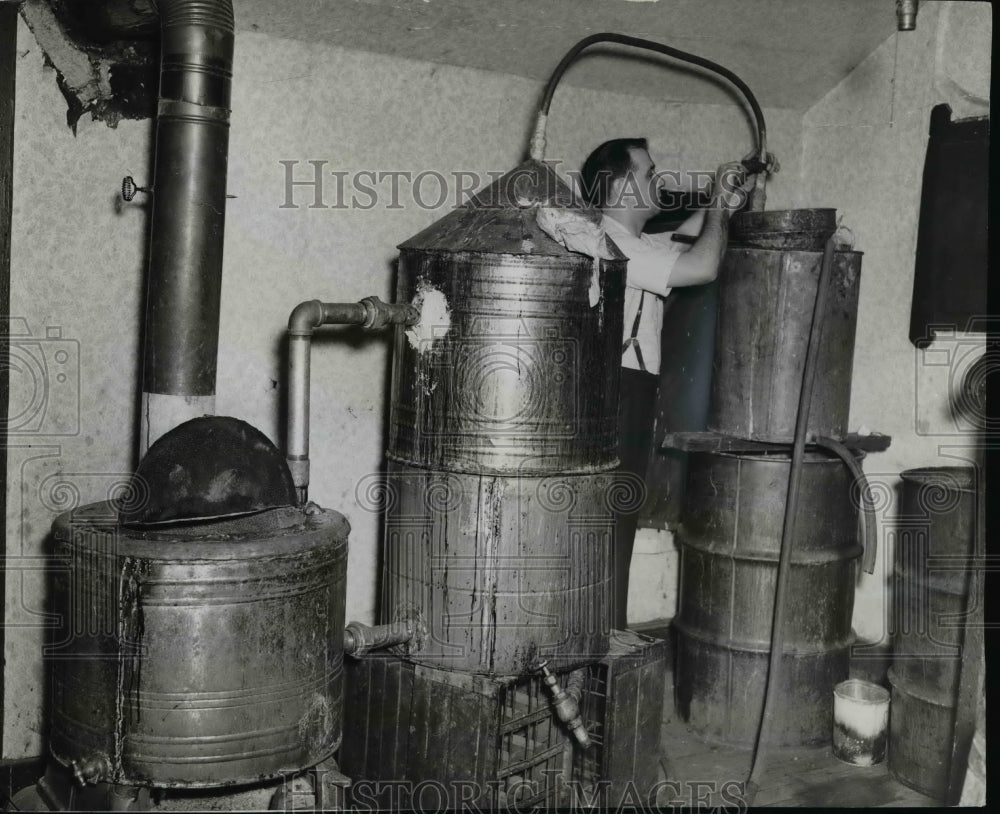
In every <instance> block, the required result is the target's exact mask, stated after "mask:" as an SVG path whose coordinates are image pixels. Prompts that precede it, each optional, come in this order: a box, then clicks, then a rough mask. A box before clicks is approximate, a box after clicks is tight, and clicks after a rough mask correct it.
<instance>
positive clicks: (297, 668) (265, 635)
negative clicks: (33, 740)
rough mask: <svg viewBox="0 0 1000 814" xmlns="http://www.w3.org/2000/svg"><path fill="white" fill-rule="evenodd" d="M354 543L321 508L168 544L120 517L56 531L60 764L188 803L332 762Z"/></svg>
mask: <svg viewBox="0 0 1000 814" xmlns="http://www.w3.org/2000/svg"><path fill="white" fill-rule="evenodd" d="M348 532H349V526H348V523H347V521H346V520H345V519H344V517H343V516H342V515H340V514H338V513H337V512H334V511H328V510H322V509H319V508H318V507H313V506H310V507H309V508H307V509H301V508H293V507H284V508H277V509H272V510H269V511H266V512H263V513H259V514H255V515H251V516H245V517H241V518H237V519H229V520H217V521H214V522H197V523H191V524H185V525H170V526H159V527H157V528H155V529H154V528H153V527H146V528H144V529H130V528H128V527H124V526H121V525H119V524H118V522H117V514H116V512H115V509H114V508H113V507H112V506H111V504H108V503H96V504H91V505H88V506H84V507H81V508H78V509H74V510H73V511H70V512H67V513H65V514H63V515H61V516H60V517H58V518H57V519H56V521H55V523H54V524H53V538H54V545H55V551H54V561H55V563H56V566H55V567H56V569H57V572H56V575H55V581H54V587H55V590H54V596H55V603H56V611H57V613H58V617H59V619H60V627H59V629H58V635H56V637H55V640H54V641H53V643H52V645H51V646H50V647H49V651H48V653H47V660H48V663H49V664H50V665H51V680H52V719H51V737H50V748H51V752H52V755H53V757H54V758H55V759H56V760H58V761H59V762H60V763H62V764H63V765H71V764H74V763H75V764H76V766H77V767H78V768H79V767H81V766H86V767H87V771H88V772H89V773H90V777H91V779H92V780H94V781H95V782H97V781H109V782H114V783H119V784H124V785H130V786H138V785H152V786H159V787H188V788H197V787H208V786H218V785H225V784H236V783H246V782H256V781H259V780H264V779H267V778H271V777H277V776H280V775H281V774H282V772H283V771H287V770H289V769H292V770H294V769H296V768H297V767H306V766H312V765H315V764H317V763H319V762H320V761H322V760H324V759H326V758H327V757H328V756H329V755H330V754H332V753H333V751H334V750H336V749H337V747H338V746H339V745H340V738H341V716H342V713H341V708H342V694H343V686H342V685H343V673H342V667H343V630H344V601H345V575H346V565H347V536H348Z"/></svg>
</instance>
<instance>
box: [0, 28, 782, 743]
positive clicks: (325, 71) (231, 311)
mask: <svg viewBox="0 0 1000 814" xmlns="http://www.w3.org/2000/svg"><path fill="white" fill-rule="evenodd" d="M18 57H19V58H18V65H17V71H18V75H17V98H16V106H17V107H16V110H17V120H16V129H15V144H16V151H15V152H16V155H15V166H14V178H15V189H14V204H15V215H14V223H13V235H12V244H13V247H12V272H13V273H12V277H13V280H12V292H11V297H12V305H11V308H12V315H13V316H14V321H13V322H12V330H21V328H22V327H23V330H24V331H27V332H28V334H27V335H25V341H24V342H22V343H15V350H16V351H17V353H21V356H17V354H16V353H15V355H14V357H13V358H12V364H13V365H15V366H14V367H13V369H12V375H11V380H12V381H11V415H12V417H17V421H18V422H20V423H19V425H18V427H19V429H18V431H17V432H16V433H15V434H14V435H13V436H12V438H11V449H10V452H9V464H8V473H7V474H8V483H9V487H8V488H9V489H10V497H11V499H10V501H9V508H8V517H7V522H8V538H7V541H6V543H7V555H8V562H7V572H6V589H7V607H6V613H7V626H6V643H5V653H4V656H5V659H6V669H5V698H4V706H5V713H6V714H5V719H4V733H3V734H4V738H3V757H5V758H19V757H25V756H32V755H39V754H42V752H43V743H44V721H43V709H44V695H45V683H44V659H43V655H42V647H43V642H44V636H45V632H46V630H47V629H49V628H50V627H51V625H52V620H51V618H49V617H48V616H47V615H46V590H45V585H46V577H45V574H44V571H43V567H44V564H45V559H44V555H45V552H46V550H47V548H46V540H47V535H48V529H49V526H50V524H51V521H52V520H53V518H54V517H55V516H56V515H57V514H58V513H60V512H61V511H65V510H67V509H69V508H72V507H73V506H74V505H78V504H83V503H89V502H92V501H95V500H103V499H106V498H107V497H108V495H109V494H113V493H114V491H115V489H117V488H120V484H122V483H123V482H124V480H125V479H126V478H127V473H129V472H130V471H131V468H132V467H133V466H134V463H135V462H134V449H133V448H134V430H135V426H136V401H137V395H136V393H137V382H138V368H139V350H140V334H141V327H140V326H141V315H142V311H143V309H144V296H143V279H144V276H145V267H146V259H145V244H146V236H147V230H148V220H147V213H146V208H145V207H144V206H143V205H142V204H141V203H133V204H131V205H123V204H121V203H120V201H119V197H118V189H119V186H120V182H121V178H122V176H123V175H126V174H131V175H133V176H134V177H135V178H136V180H137V181H138V182H139V183H140V184H145V183H148V182H149V180H150V179H151V177H152V163H151V153H152V134H153V130H152V126H151V123H150V122H133V121H122V122H121V123H120V124H119V125H118V126H117V128H115V129H109V128H108V127H107V126H105V125H104V124H102V123H95V122H91V121H88V120H87V119H86V117H84V118H82V119H81V120H80V122H79V125H78V130H77V134H76V136H74V135H73V133H72V132H71V131H70V130H69V129H68V128H67V127H66V124H65V103H64V101H63V99H62V97H61V96H60V94H59V92H58V89H57V87H56V80H55V75H54V72H53V71H52V70H51V69H50V68H47V67H46V66H45V64H44V61H43V57H42V54H41V52H40V50H39V48H38V46H37V44H36V43H35V41H34V39H33V37H32V35H31V33H30V32H29V31H28V30H27V28H26V27H25V26H24V25H23V24H22V25H21V27H20V28H19V31H18ZM540 91H541V88H540V85H539V83H537V82H535V81H532V80H528V79H523V78H517V77H513V76H508V75H501V74H493V73H487V72H482V71H477V70H472V69H460V68H452V67H447V66H442V65H434V64H430V63H423V62H419V61H411V60H404V59H395V58H391V57H385V56H376V55H371V54H366V53H361V52H355V51H349V50H346V49H342V48H334V47H329V46H325V45H323V44H317V43H302V42H297V41H290V40H282V39H278V38H274V37H270V36H267V35H264V34H259V33H258V34H241V35H240V36H239V37H238V38H237V43H236V64H235V82H234V88H233V115H232V131H231V144H230V162H229V180H228V189H229V194H230V195H232V196H234V197H232V198H231V199H230V200H229V201H228V204H227V213H226V219H227V223H226V251H225V265H224V277H223V290H222V298H223V306H222V318H221V326H220V341H219V375H218V386H217V412H218V413H219V414H220V415H233V416H236V417H239V418H242V419H244V420H246V421H248V422H250V423H251V424H253V425H255V426H256V427H258V428H259V429H261V430H262V431H263V432H264V433H265V434H266V435H268V436H269V437H270V438H271V439H272V440H273V441H275V442H276V443H277V444H278V445H279V446H281V445H282V444H283V430H282V427H281V423H280V422H281V420H282V415H283V410H282V407H281V405H282V401H283V393H284V382H285V372H284V369H283V362H282V360H283V335H284V327H285V325H286V323H287V318H288V314H289V312H290V311H291V309H292V308H293V307H294V306H295V305H296V304H297V303H298V302H300V301H302V300H304V299H311V298H319V299H322V300H328V301H355V300H358V299H360V298H362V297H364V296H367V295H371V294H375V295H378V296H380V297H381V298H382V299H385V300H391V299H392V293H393V260H394V258H395V255H396V251H395V246H396V245H397V244H398V243H400V242H402V241H403V240H405V239H407V238H408V237H410V236H412V235H413V234H415V233H416V232H418V231H419V230H420V229H423V228H424V227H425V226H427V225H429V224H430V223H433V222H434V221H435V220H437V219H438V218H439V217H441V216H442V215H443V214H445V212H446V211H447V210H448V208H449V207H450V206H452V205H453V204H454V203H455V202H456V198H457V199H459V200H461V199H464V195H462V194H459V193H458V191H457V189H456V187H457V186H458V185H459V184H458V181H460V182H461V183H462V184H464V185H465V188H466V193H465V194H468V192H469V191H471V190H472V189H474V188H478V187H479V186H482V185H483V184H484V183H485V182H486V181H488V180H489V178H488V173H491V172H496V173H503V172H506V171H507V170H509V169H511V168H513V167H514V166H515V165H516V164H517V163H518V162H519V160H520V158H521V155H522V152H523V149H524V145H525V144H526V141H527V136H528V133H529V132H530V126H531V124H532V118H533V117H532V112H533V108H534V106H535V104H536V102H537V99H538V97H539V94H540ZM766 114H767V117H768V126H769V134H770V145H769V146H770V147H771V148H772V149H773V150H774V151H775V152H776V153H777V154H778V155H779V156H780V158H781V160H782V165H783V170H782V174H781V175H779V176H778V177H777V178H776V179H775V181H774V182H773V184H772V185H771V186H770V187H769V204H770V205H771V206H774V207H781V206H788V205H790V203H791V200H792V197H793V195H794V193H795V186H796V183H797V181H798V177H799V172H798V160H799V152H800V141H801V139H800V120H801V116H800V114H799V113H797V112H794V111H787V110H769V111H766ZM625 134H628V135H648V136H649V137H650V139H651V141H652V144H651V148H652V152H653V153H654V157H655V158H656V159H657V161H658V163H659V165H660V166H661V167H663V168H670V167H675V166H678V165H680V166H684V167H689V168H697V169H709V170H710V169H714V167H715V166H716V165H717V164H719V163H720V162H722V161H725V160H732V159H734V158H739V157H741V156H742V155H744V154H745V153H746V152H748V151H749V149H750V146H751V143H752V142H751V137H752V136H751V130H750V125H749V123H748V122H747V120H746V118H745V116H744V114H743V113H742V112H741V111H740V110H739V109H738V108H736V107H735V106H712V105H693V104H667V103H664V104H654V103H650V102H649V101H648V100H645V99H642V100H637V99H635V98H633V97H629V96H625V95H620V94H612V93H608V92H598V91H588V90H581V89H578V88H574V87H572V86H569V85H565V86H562V87H560V89H559V92H558V93H557V95H556V99H555V102H554V104H553V108H552V111H551V116H550V122H549V149H548V152H547V157H548V158H550V159H553V160H557V161H560V162H562V164H561V168H562V169H563V170H565V169H569V168H573V169H575V168H577V167H579V165H580V163H581V161H582V160H583V158H584V157H585V155H586V154H587V152H589V150H590V149H592V148H593V147H594V146H596V145H597V144H598V143H599V142H600V141H602V140H604V139H606V138H611V137H614V136H618V135H625ZM282 161H284V162H291V163H288V164H282V163H281V162H282ZM310 162H316V163H310ZM322 162H325V163H322ZM317 166H318V167H319V168H320V171H321V181H322V186H321V188H320V187H317V186H315V185H314V186H308V185H305V186H302V185H300V186H294V187H291V188H289V186H288V183H287V182H288V180H289V178H288V177H286V173H291V175H290V178H291V179H292V180H295V181H307V182H308V181H312V180H314V178H315V176H314V168H315V167H317ZM334 171H336V172H340V173H344V175H343V176H342V178H343V190H342V192H341V190H339V189H338V185H337V177H336V176H334V175H332V174H331V173H332V172H334ZM365 171H368V172H374V173H378V172H382V173H392V172H397V173H410V175H411V177H412V178H413V179H414V181H413V182H412V183H411V182H408V181H406V180H405V176H397V177H398V178H399V179H400V180H399V188H398V194H396V195H393V192H392V185H391V176H388V177H384V180H383V181H381V182H379V181H377V180H376V179H373V178H372V177H370V176H363V175H361V176H359V173H363V172H365ZM459 171H464V172H468V173H472V174H474V175H476V176H478V177H479V178H480V179H482V182H481V183H474V182H472V181H471V176H465V177H464V178H462V179H457V178H456V176H455V175H454V173H456V172H459ZM421 173H427V174H425V175H424V176H422V178H421V180H420V181H419V182H418V181H417V178H418V177H420V175H421ZM376 178H377V176H376ZM442 178H443V179H444V182H445V188H444V192H445V194H444V195H441V191H442V187H441V185H440V179H442ZM359 181H360V183H361V184H364V185H367V186H370V187H373V189H374V191H375V198H374V200H372V197H371V196H370V195H369V194H368V193H366V192H364V191H363V190H362V189H361V187H360V186H359V184H358V182H359ZM317 198H318V201H317ZM439 199H442V200H440V202H439ZM138 200H139V199H137V201H138ZM317 202H318V203H319V204H320V205H319V206H315V204H316V203H317ZM19 326H20V327H19ZM36 340H39V341H36ZM388 350H389V345H388V338H387V337H382V336H366V335H362V334H360V333H357V332H350V331H345V330H341V329H336V328H331V329H328V330H326V331H325V332H324V334H323V336H322V337H320V338H317V340H316V341H315V342H314V348H313V378H312V381H313V386H312V404H313V410H312V427H311V437H312V445H311V454H312V459H313V472H312V484H311V490H310V497H311V498H312V499H313V500H315V501H317V502H318V503H320V504H322V505H324V506H328V507H331V508H336V509H338V510H339V511H341V512H343V513H344V514H345V515H347V517H348V519H349V520H350V522H351V525H352V529H353V530H352V534H351V549H350V557H349V569H348V596H347V607H348V617H349V618H351V619H358V620H360V621H364V622H371V621H373V620H374V617H375V609H376V605H375V603H376V584H377V579H378V547H379V542H380V540H379V522H378V515H377V513H376V512H374V511H373V510H372V507H371V505H370V502H369V499H367V498H366V497H365V486H366V484H368V483H369V481H368V476H370V475H372V474H373V473H376V472H378V470H379V467H380V464H381V453H382V448H383V427H384V423H385V419H386V402H387V397H388V392H387V369H388V363H389V353H388ZM57 351H65V352H66V353H67V356H65V357H63V356H62V355H60V356H59V357H58V359H57V358H56V355H55V354H56V353H57ZM29 352H30V353H31V354H34V357H33V358H43V359H45V360H47V366H42V365H41V364H40V363H37V362H36V363H34V366H32V364H31V363H30V360H29V359H28V356H27V354H29ZM45 354H48V355H45ZM22 357H23V359H22ZM19 359H21V360H22V361H21V362H18V360H19ZM59 360H61V361H59ZM18 365H19V366H18ZM60 377H63V378H60ZM39 399H41V401H39ZM42 404H44V410H43V408H42V407H41V406H40V405H42Z"/></svg>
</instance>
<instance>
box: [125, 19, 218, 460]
mask: <svg viewBox="0 0 1000 814" xmlns="http://www.w3.org/2000/svg"><path fill="white" fill-rule="evenodd" d="M157 5H158V7H159V12H160V26H161V32H162V41H161V45H160V49H161V50H160V99H159V109H158V116H157V122H156V163H155V171H154V176H153V179H154V180H153V203H152V223H151V226H150V248H149V274H148V280H147V294H146V323H145V344H144V348H143V374H142V376H143V381H142V408H141V417H140V427H139V433H140V437H139V456H140V458H141V457H142V456H143V455H145V453H146V450H147V449H148V448H149V446H150V445H151V444H152V443H153V442H154V441H155V440H156V439H157V438H159V437H160V436H161V435H163V434H164V433H165V432H167V431H168V430H170V429H172V428H173V427H175V426H177V425H178V424H181V423H183V422H184V421H187V420H188V419H191V418H197V417H198V416H201V415H205V414H212V413H214V412H215V374H216V366H217V361H218V345H219V300H220V292H221V289H222V244H223V231H224V226H225V212H226V167H227V163H228V153H229V112H230V95H231V88H232V68H233V39H234V22H233V7H232V2H231V0H159V1H158V3H157Z"/></svg>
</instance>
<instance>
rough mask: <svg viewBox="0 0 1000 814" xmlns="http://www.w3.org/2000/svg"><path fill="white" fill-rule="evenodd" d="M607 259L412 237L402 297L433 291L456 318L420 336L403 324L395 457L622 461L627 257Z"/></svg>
mask: <svg viewBox="0 0 1000 814" xmlns="http://www.w3.org/2000/svg"><path fill="white" fill-rule="evenodd" d="M413 242H414V241H411V243H413ZM408 245H409V244H404V246H408ZM597 262H598V261H594V260H592V259H590V258H588V257H584V256H582V255H578V254H572V253H569V252H563V254H562V255H561V256H558V257H553V256H541V257H536V256H532V255H527V254H500V253H474V252H443V251H440V252H430V251H418V250H416V249H413V248H404V250H403V251H402V252H401V254H400V261H399V285H398V290H397V297H396V299H397V302H409V301H411V300H413V299H414V298H415V297H420V298H426V297H428V296H429V292H435V293H436V294H437V295H438V296H443V299H444V301H446V303H447V317H446V318H445V317H441V318H439V324H437V325H436V326H435V325H433V324H432V325H424V326H423V329H422V331H423V332H422V334H421V337H416V336H415V334H414V333H413V332H412V331H406V330H404V329H403V328H397V332H396V339H395V350H394V353H393V373H392V377H393V378H392V406H391V413H390V418H389V444H388V454H389V457H390V458H393V459H395V460H398V461H403V462H406V463H412V464H416V465H419V466H429V467H435V468H446V469H450V470H454V471H466V472H483V473H486V472H489V473H493V474H518V473H519V474H534V473H549V472H571V471H572V472H588V471H600V470H605V469H613V468H614V467H615V466H617V464H618V380H619V376H620V366H621V337H622V319H623V316H622V315H623V303H624V290H625V289H624V285H625V262H624V261H608V260H601V261H599V266H595V263H597ZM595 275H596V278H595ZM593 283H596V284H597V286H598V288H597V289H595V290H597V291H599V299H598V300H597V301H596V302H595V304H594V305H593V306H592V305H591V293H592V288H591V287H592V284H593Z"/></svg>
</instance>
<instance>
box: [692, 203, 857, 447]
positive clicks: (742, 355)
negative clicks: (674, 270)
mask: <svg viewBox="0 0 1000 814" xmlns="http://www.w3.org/2000/svg"><path fill="white" fill-rule="evenodd" d="M816 211H819V212H830V211H832V210H810V209H803V210H790V213H791V214H789V212H780V211H779V212H765V213H745V214H741V215H740V216H737V217H734V218H733V224H732V227H731V230H730V231H731V234H732V236H733V237H732V243H731V245H730V247H729V249H728V250H727V251H726V253H725V255H724V257H723V260H722V264H721V266H720V269H719V319H718V322H717V326H718V327H717V332H716V342H715V359H714V365H713V379H712V389H711V394H710V398H709V413H708V428H709V429H710V430H713V431H715V432H719V433H722V434H724V435H732V436H736V437H738V438H752V439H756V440H761V441H774V442H782V443H791V441H792V439H793V437H794V435H795V419H796V414H797V410H798V401H799V392H800V390H801V387H802V372H803V368H804V366H805V357H806V346H807V344H808V339H809V332H810V325H811V323H812V314H813V306H814V304H815V301H816V287H817V285H818V284H819V273H820V267H821V265H822V260H823V252H822V249H823V240H825V238H826V236H828V235H829V234H830V233H831V232H832V229H830V231H829V232H823V231H822V230H821V229H820V226H821V225H822V224H819V225H818V224H817V223H816V218H815V217H812V216H811V213H814V212H816ZM791 215H795V217H792V216H791ZM744 219H750V222H748V223H746V224H743V220H744ZM796 227H800V228H799V229H797V228H796ZM820 238H822V239H820ZM741 241H742V242H741ZM817 241H818V245H817ZM803 246H805V247H807V248H802V247H803ZM762 247H764V248H762ZM860 273H861V253H860V252H848V251H838V252H835V253H834V267H833V274H832V281H831V291H830V296H829V297H828V299H827V307H826V313H824V315H823V329H822V333H821V335H820V350H819V355H818V357H817V361H816V377H815V383H814V387H813V397H812V402H811V407H810V410H809V429H810V430H811V431H812V432H813V433H816V434H818V435H826V436H832V437H835V438H838V437H843V436H844V435H845V434H846V432H847V419H848V409H849V407H850V398H851V371H852V366H853V362H854V337H855V329H856V326H857V310H858V290H859V283H860Z"/></svg>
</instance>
